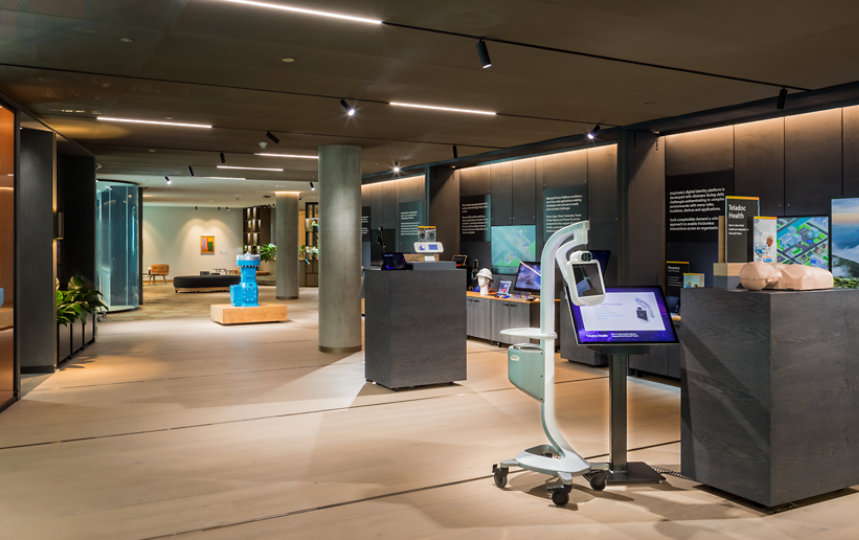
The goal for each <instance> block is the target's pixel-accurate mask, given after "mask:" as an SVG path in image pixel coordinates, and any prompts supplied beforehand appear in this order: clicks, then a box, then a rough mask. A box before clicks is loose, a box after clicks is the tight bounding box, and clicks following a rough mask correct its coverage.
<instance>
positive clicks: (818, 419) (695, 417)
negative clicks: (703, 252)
mask: <svg viewBox="0 0 859 540" xmlns="http://www.w3.org/2000/svg"><path fill="white" fill-rule="evenodd" d="M681 302H682V305H683V325H682V328H681V331H680V341H681V342H682V343H683V348H684V351H683V352H684V356H683V375H684V377H683V378H682V379H681V380H682V393H681V396H682V397H681V415H682V427H681V437H682V443H681V447H682V456H681V463H682V472H683V474H684V475H686V476H689V477H691V478H694V479H695V480H697V481H699V482H703V483H704V484H708V485H710V486H713V487H715V488H718V489H721V490H723V491H726V492H728V493H732V494H734V495H738V496H740V497H743V498H745V499H749V500H751V501H754V502H756V503H759V504H762V505H764V506H769V507H771V506H778V505H781V504H785V503H788V502H792V501H797V500H799V499H804V498H807V497H812V496H815V495H820V494H823V493H828V492H831V491H836V490H839V489H842V488H846V487H849V486H852V485H856V484H859V459H857V458H859V414H857V411H859V353H857V351H859V290H844V289H829V290H821V291H760V292H752V291H743V290H725V289H683V292H682V300H681Z"/></svg>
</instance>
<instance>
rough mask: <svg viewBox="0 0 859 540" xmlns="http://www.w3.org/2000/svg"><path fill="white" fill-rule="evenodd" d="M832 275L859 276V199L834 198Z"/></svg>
mask: <svg viewBox="0 0 859 540" xmlns="http://www.w3.org/2000/svg"><path fill="white" fill-rule="evenodd" d="M831 215H832V229H831V231H832V232H831V235H832V261H831V264H832V275H833V276H835V277H859V199H832V214H831Z"/></svg>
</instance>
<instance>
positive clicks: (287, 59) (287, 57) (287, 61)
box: [280, 56, 295, 64]
mask: <svg viewBox="0 0 859 540" xmlns="http://www.w3.org/2000/svg"><path fill="white" fill-rule="evenodd" d="M280 61H281V62H284V63H286V64H291V63H293V62H295V58H293V57H291V56H286V57H284V58H281V59H280Z"/></svg>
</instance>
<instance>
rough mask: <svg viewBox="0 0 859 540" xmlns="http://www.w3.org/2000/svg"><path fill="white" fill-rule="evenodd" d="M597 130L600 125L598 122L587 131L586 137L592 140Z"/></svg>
mask: <svg viewBox="0 0 859 540" xmlns="http://www.w3.org/2000/svg"><path fill="white" fill-rule="evenodd" d="M599 130H600V125H599V124H597V125H595V126H594V127H593V128H592V129H591V130H590V131H588V139H590V140H594V139H595V138H596V136H597V133H599Z"/></svg>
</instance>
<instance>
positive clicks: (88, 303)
mask: <svg viewBox="0 0 859 540" xmlns="http://www.w3.org/2000/svg"><path fill="white" fill-rule="evenodd" d="M56 288H57V292H56V302H57V322H58V323H60V324H69V323H72V322H75V321H77V320H79V319H84V318H86V314H87V313H103V312H105V311H107V305H106V304H105V303H104V302H102V300H101V293H100V292H99V291H97V290H96V289H94V288H92V287H89V286H88V285H87V283H86V281H85V280H84V279H83V278H82V277H80V276H74V277H72V278H71V279H70V280H69V284H68V288H67V289H66V290H61V289H60V282H59V281H56Z"/></svg>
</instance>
